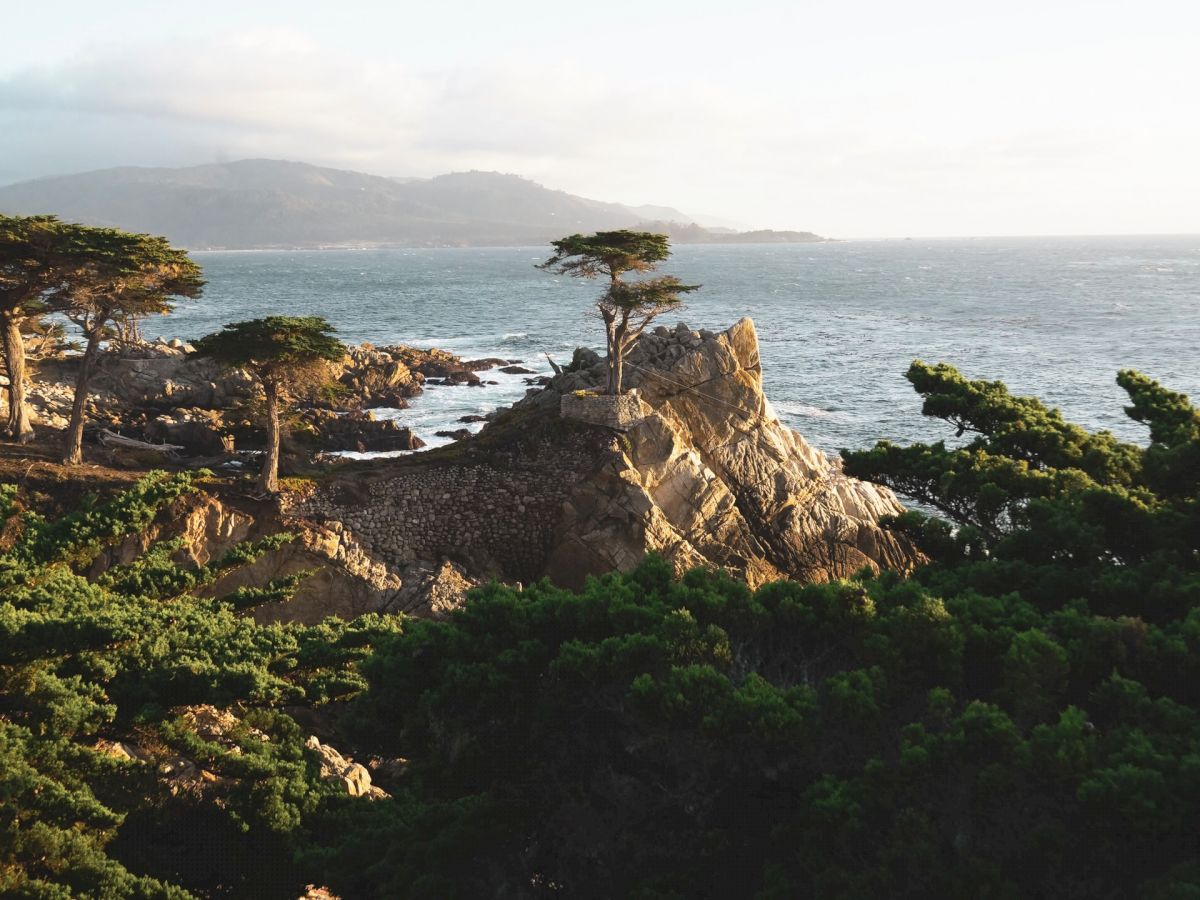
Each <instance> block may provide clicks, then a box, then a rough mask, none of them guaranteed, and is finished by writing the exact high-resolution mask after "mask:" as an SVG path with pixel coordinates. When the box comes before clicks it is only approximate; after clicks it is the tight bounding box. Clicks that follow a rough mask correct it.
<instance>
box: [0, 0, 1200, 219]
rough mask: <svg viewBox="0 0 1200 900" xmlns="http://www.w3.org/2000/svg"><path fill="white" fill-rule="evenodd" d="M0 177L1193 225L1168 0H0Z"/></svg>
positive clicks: (1183, 102)
mask: <svg viewBox="0 0 1200 900" xmlns="http://www.w3.org/2000/svg"><path fill="white" fill-rule="evenodd" d="M2 20H3V28H4V40H3V45H4V53H3V54H0V184H4V183H9V182H12V181H18V180H24V179H28V178H35V177H42V176H48V175H55V174H66V173H70V172H77V171H84V170H89V169H97V168H105V167H108V166H116V165H139V166H182V165H196V164H202V163H211V162H220V161H228V160H234V159H241V158H247V157H268V158H278V159H294V160H302V161H305V162H311V163H316V164H319V165H329V166H335V167H338V168H347V169H356V170H359V171H365V172H371V173H374V174H380V175H399V176H418V177H427V176H432V175H436V174H440V173H443V172H449V171H462V170H467V169H483V170H496V171H502V172H512V173H516V174H519V175H523V176H526V177H528V178H532V179H533V180H535V181H537V182H539V183H542V184H544V185H546V186H548V187H552V188H558V189H562V190H566V191H569V192H571V193H575V194H581V195H583V196H587V197H592V198H595V199H600V200H609V201H616V202H622V203H628V204H635V205H636V204H642V203H655V204H663V205H670V206H674V207H676V208H679V209H682V210H684V211H686V212H688V213H690V214H692V215H697V216H708V217H710V218H711V219H712V220H716V221H718V222H723V223H727V224H731V225H736V226H741V227H775V228H796V229H802V230H809V231H816V232H818V233H820V234H825V235H831V236H835V237H889V236H890V237H905V236H914V237H915V236H957V235H1017V234H1136V233H1160V234H1161V233H1200V51H1198V49H1197V48H1198V46H1200V2H1196V0H1140V2H1133V0H1121V2H1110V0H1087V2H1076V0H1039V2H1026V0H1006V2H1005V3H982V2H972V0H953V2H950V0H946V2H943V0H908V2H904V3H898V2H896V0H845V2H840V3H839V2H830V0H818V2H810V0H792V2H786V3H782V2H755V0H741V2H734V0H726V2H710V0H688V2H674V0H672V2H667V0H662V2H655V0H642V2H626V0H608V2H604V3H598V4H579V5H572V4H564V3H561V2H559V3H542V2H521V0H507V2H504V0H501V2H495V0H491V2H478V3H476V2H454V0H444V2H440V3H431V2H428V0H425V2H421V3H419V4H418V3H412V2H406V0H392V2H362V0H338V2H336V3H333V2H329V0H320V2H318V0H287V2H275V0H254V2H249V0H238V2H230V0H206V2H205V3H202V4H200V3H165V2H161V0H156V2H142V0H107V2H97V0H40V2H38V3H20V4H18V3H15V2H11V0H9V2H5V4H4V10H3V16H2Z"/></svg>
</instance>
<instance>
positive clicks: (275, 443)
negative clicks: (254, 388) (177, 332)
mask: <svg viewBox="0 0 1200 900" xmlns="http://www.w3.org/2000/svg"><path fill="white" fill-rule="evenodd" d="M333 332H334V328H333V326H332V325H330V324H329V323H328V322H326V321H325V320H324V319H323V318H321V317H319V316H267V317H266V318H265V319H253V320H251V321H248V322H234V323H232V324H230V325H226V326H225V329H224V330H223V331H218V332H216V333H215V334H210V335H207V336H206V337H203V338H201V339H200V340H198V341H197V342H196V350H197V351H198V352H199V353H201V354H203V355H206V356H211V357H213V358H214V359H216V360H218V361H219V362H221V363H224V364H225V365H227V366H230V367H233V368H244V369H248V370H249V371H250V372H252V373H253V374H254V376H255V377H256V378H257V379H258V380H259V382H260V383H261V384H262V388H263V394H264V396H265V398H266V419H267V422H266V426H267V427H266V431H267V452H266V454H265V456H264V459H263V467H262V474H261V475H260V476H259V482H258V485H259V488H260V489H261V490H262V491H263V492H265V493H274V492H275V491H277V490H279V444H280V437H281V421H280V409H279V404H280V401H281V400H286V399H288V398H289V397H296V396H298V395H300V394H301V393H303V392H304V391H305V390H309V391H311V390H314V389H317V388H318V387H319V386H320V385H321V383H322V379H321V377H320V375H321V373H322V372H323V371H324V368H325V366H326V365H327V364H328V363H330V362H333V361H336V360H339V359H341V358H342V356H343V355H344V354H345V352H346V347H345V345H344V344H342V342H341V341H339V340H338V339H337V338H335V337H334V336H333Z"/></svg>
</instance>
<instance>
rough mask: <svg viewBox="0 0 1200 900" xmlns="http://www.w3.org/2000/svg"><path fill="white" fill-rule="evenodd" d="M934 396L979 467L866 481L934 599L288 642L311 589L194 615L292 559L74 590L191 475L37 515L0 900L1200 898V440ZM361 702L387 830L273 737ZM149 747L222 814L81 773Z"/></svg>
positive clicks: (549, 592)
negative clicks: (1145, 436)
mask: <svg viewBox="0 0 1200 900" xmlns="http://www.w3.org/2000/svg"><path fill="white" fill-rule="evenodd" d="M910 377H911V378H912V380H913V382H914V385H915V386H917V387H918V389H920V390H921V391H922V393H924V394H925V395H926V397H927V403H926V410H927V412H928V413H930V414H931V415H935V416H939V417H942V418H945V419H946V420H948V421H949V422H951V424H952V425H953V426H954V427H955V428H956V429H959V430H960V431H961V433H960V434H959V435H957V438H958V439H960V440H961V439H962V438H964V437H966V436H967V434H968V432H969V433H970V439H969V441H967V442H966V443H964V444H962V445H961V446H955V447H950V446H947V445H945V444H933V445H918V446H916V447H912V448H902V447H896V446H894V445H890V444H882V445H880V446H878V447H876V448H874V449H873V450H870V451H865V452H863V453H858V454H848V458H847V468H849V469H850V470H851V471H854V472H856V473H858V474H859V475H862V476H866V477H872V478H875V479H877V480H879V481H882V482H885V483H888V484H892V485H894V486H896V487H898V488H901V489H904V490H906V491H908V492H910V493H911V494H913V495H914V496H919V497H921V498H922V499H923V500H925V501H926V502H927V503H928V504H929V505H932V506H935V507H937V508H938V509H940V510H941V511H942V512H943V514H944V516H945V518H932V517H928V516H925V515H922V514H920V513H917V512H909V513H906V514H905V515H903V516H901V517H898V519H897V520H896V521H895V522H894V523H893V526H894V527H895V528H897V529H901V530H903V531H904V532H906V533H908V534H909V535H911V536H912V537H913V538H914V539H915V540H916V541H917V542H918V543H919V544H920V545H921V546H922V547H923V548H924V549H925V550H926V552H927V553H928V554H929V556H930V561H929V562H928V564H926V565H923V566H921V567H920V568H919V569H918V570H917V571H916V572H914V573H913V574H912V575H911V576H910V577H907V578H904V577H901V576H900V575H897V574H895V573H883V574H880V575H871V574H869V573H866V572H864V573H862V574H861V575H860V576H858V577H857V578H855V579H851V580H847V581H842V582H836V583H831V584H820V585H802V584H797V583H790V582H789V583H778V584H770V585H766V586H763V587H761V588H759V589H758V590H754V591H752V590H750V589H749V588H747V586H746V585H744V584H741V583H739V582H736V581H734V580H732V579H730V578H728V577H726V576H724V575H722V574H719V573H713V572H700V571H696V572H691V573H688V574H687V575H685V576H683V577H682V578H676V577H675V575H674V573H673V572H672V571H671V569H670V567H669V566H668V565H667V564H665V563H664V562H663V561H662V560H660V559H657V558H650V559H648V560H646V561H645V562H644V563H643V564H642V565H641V566H640V567H639V568H638V569H636V570H635V571H633V572H631V573H628V574H613V575H608V576H605V577H604V578H601V579H596V580H593V581H591V582H589V583H588V585H587V586H586V587H585V588H584V589H583V590H582V591H578V592H572V591H565V590H560V589H558V588H555V587H553V586H551V585H549V584H547V583H540V584H535V585H532V586H530V587H528V588H527V589H525V590H523V591H518V590H515V589H513V588H510V587H506V586H502V585H496V584H493V585H490V586H488V587H486V588H482V589H479V590H477V591H476V592H475V593H474V594H473V595H472V598H471V601H470V602H469V603H468V604H467V605H466V606H465V607H464V608H463V609H462V610H460V611H458V612H457V613H455V614H454V615H452V616H451V617H450V618H449V619H447V620H445V621H423V622H412V623H406V626H405V628H404V630H403V631H400V630H399V628H398V627H397V624H396V621H395V620H393V619H389V618H386V617H364V618H363V619H360V620H358V621H356V622H354V623H350V624H346V623H341V622H337V621H333V620H330V621H327V622H325V623H323V624H321V625H319V626H313V627H299V626H266V627H261V626H256V625H254V624H253V623H252V622H251V621H250V620H248V619H246V618H244V617H241V616H238V615H237V614H236V610H235V607H237V606H240V605H243V604H247V603H253V602H256V601H258V600H261V599H266V598H272V597H274V596H276V595H277V592H286V591H287V590H288V589H289V587H290V585H289V584H288V583H276V584H273V585H268V586H267V587H265V588H259V589H244V590H240V591H237V592H235V593H233V594H231V595H230V596H229V597H225V598H208V599H205V598H198V597H196V596H195V594H194V593H193V591H194V590H195V589H197V588H200V587H205V586H210V585H211V584H212V583H213V580H214V579H215V577H217V575H219V574H220V573H223V572H225V571H228V570H229V569H230V568H231V567H233V566H236V565H239V564H242V563H246V562H250V561H252V560H253V559H255V558H257V556H258V555H259V554H260V553H262V552H266V551H267V550H269V549H271V548H272V547H274V546H277V542H278V541H280V540H282V538H273V539H270V540H268V542H266V543H260V544H259V545H250V546H245V547H242V548H239V549H238V550H236V551H235V552H234V553H232V554H230V555H229V556H228V557H226V558H225V559H223V560H220V561H219V562H217V563H215V564H212V565H210V566H207V567H203V568H199V569H192V570H184V569H180V568H177V567H173V566H172V563H171V559H172V555H173V554H174V553H175V550H176V548H175V546H174V545H173V544H170V543H166V544H162V545H159V546H158V547H155V548H152V549H151V551H150V552H149V553H147V554H146V555H145V556H144V557H143V558H142V559H140V560H138V561H135V562H133V563H130V564H127V565H124V566H118V567H113V568H110V569H108V571H107V572H106V573H105V574H103V575H101V576H99V577H97V578H95V579H92V580H90V581H89V580H87V579H86V578H85V577H83V575H82V574H80V573H82V572H84V571H85V570H86V569H87V567H88V566H89V563H90V560H91V558H92V557H94V556H95V555H96V554H97V553H98V552H100V550H101V549H102V548H103V547H105V546H106V545H107V544H109V543H111V542H113V541H115V540H118V539H119V538H120V536H121V535H122V534H124V533H125V532H126V531H127V530H128V529H129V528H130V527H133V526H136V527H144V526H145V524H146V523H147V522H149V521H150V520H151V519H152V518H153V516H154V514H155V511H156V510H157V509H158V508H160V507H161V506H162V505H163V504H165V503H168V502H170V501H171V500H172V499H173V498H174V497H177V496H179V495H180V494H181V493H182V492H184V491H186V490H189V489H191V483H190V479H189V478H188V476H165V475H156V476H152V477H150V478H148V479H147V480H146V481H145V482H143V483H142V484H140V485H139V486H138V487H137V488H136V489H135V490H134V491H132V492H131V493H130V494H128V495H127V496H126V497H124V498H121V499H118V500H116V501H112V502H110V503H107V504H100V503H91V504H88V505H86V506H85V508H84V509H83V510H81V511H80V512H79V513H78V514H76V515H75V516H74V517H73V518H72V519H71V520H70V521H71V523H73V524H72V525H71V526H69V527H68V526H66V525H59V524H56V523H54V524H52V523H45V522H42V521H40V520H38V519H37V518H36V517H31V516H26V517H25V526H24V530H23V532H22V533H20V534H18V535H16V538H15V543H14V544H13V547H12V550H11V551H10V552H9V553H7V554H5V555H3V556H0V591H2V592H3V599H2V600H0V764H2V765H0V828H2V829H4V833H3V840H0V879H6V880H0V892H7V893H10V894H13V895H16V896H48V897H58V896H61V897H68V896H85V897H87V896H93V897H124V896H170V894H169V893H167V892H168V891H169V890H171V889H170V888H168V887H167V886H166V885H167V884H186V885H188V886H193V887H195V888H196V889H197V890H198V891H200V890H203V891H205V892H215V891H216V890H217V885H224V886H225V887H226V889H230V890H232V892H233V893H234V894H235V895H239V896H256V897H257V896H271V895H272V892H275V891H279V892H280V896H295V892H293V893H291V894H290V895H289V894H288V893H287V891H289V890H291V889H292V886H293V884H303V883H304V882H305V881H313V882H321V883H325V884H328V885H329V886H330V887H331V888H332V889H333V890H334V892H335V893H339V894H340V895H342V896H345V897H354V898H372V897H387V898H404V897H422V898H424V897H438V898H455V897H461V898H476V897H491V896H505V897H536V896H550V895H553V896H560V897H561V896H570V897H642V898H651V897H664V898H665V897H722V898H723V897H760V898H784V897H787V898H791V897H822V898H864V897H881V896H886V897H912V898H918V897H920V898H928V897H947V898H950V897H953V898H958V897H967V896H970V897H994V898H1009V897H1012V898H1016V897H1066V898H1072V897H1078V898H1085V897H1086V898H1092V897H1103V898H1124V897H1131V896H1146V897H1153V898H1176V897H1187V896H1196V895H1197V893H1198V892H1200V858H1198V846H1197V842H1196V839H1195V836H1194V831H1195V828H1194V822H1195V817H1196V812H1197V810H1198V809H1200V687H1198V686H1200V603H1198V600H1200V556H1198V553H1197V548H1198V547H1200V493H1198V487H1200V484H1198V482H1200V479H1198V478H1197V474H1196V473H1197V467H1196V459H1197V456H1196V454H1197V453H1198V452H1200V450H1198V447H1200V424H1198V423H1200V419H1198V418H1197V415H1196V412H1195V410H1194V409H1193V408H1192V407H1191V406H1190V404H1189V403H1188V401H1187V399H1186V398H1185V397H1182V396H1181V395H1178V394H1175V393H1172V392H1170V391H1168V390H1166V389H1164V388H1162V387H1161V386H1159V385H1157V384H1156V383H1154V382H1152V381H1150V380H1148V379H1146V378H1144V377H1142V376H1140V375H1137V374H1136V373H1122V374H1121V376H1120V380H1121V384H1122V386H1124V387H1125V389H1126V390H1127V391H1128V393H1129V395H1130V397H1131V407H1130V410H1129V412H1130V414H1131V415H1132V416H1133V417H1134V418H1136V419H1138V420H1139V421H1143V422H1145V423H1146V424H1147V425H1148V426H1149V427H1150V438H1151V443H1150V445H1149V446H1148V447H1145V448H1143V447H1139V446H1136V445H1132V444H1126V443H1122V442H1119V441H1117V440H1116V439H1115V438H1113V437H1112V436H1111V435H1107V434H1098V435H1096V434H1089V433H1088V432H1086V431H1085V430H1083V429H1080V428H1078V427H1076V426H1074V425H1071V424H1070V423H1067V422H1065V421H1064V420H1063V419H1062V418H1061V416H1060V415H1059V414H1058V413H1057V412H1055V411H1053V410H1049V409H1047V408H1046V407H1044V406H1043V405H1042V404H1040V403H1038V402H1037V401H1034V400H1030V399H1027V398H1020V397H1013V396H1012V395H1010V394H1008V392H1007V391H1006V390H1005V389H1004V388H1003V386H1002V385H999V384H996V383H988V382H971V381H967V380H966V379H963V378H962V377H961V376H960V375H958V373H956V372H954V371H953V370H952V369H949V368H948V367H928V366H924V365H921V364H917V365H914V368H913V370H912V372H911V373H910ZM15 499H16V495H15V492H13V491H11V490H0V509H4V510H6V511H7V513H6V514H9V515H11V511H12V510H13V509H14V508H15V504H14V501H15ZM10 527H11V526H10ZM372 648H374V650H372ZM355 697H356V699H352V700H351V702H350V704H349V708H348V713H347V715H346V716H345V719H344V721H343V726H344V727H345V728H346V729H347V730H348V731H349V733H350V734H351V735H352V736H353V737H356V738H357V740H358V741H360V742H361V743H360V745H359V746H360V748H362V749H367V750H370V749H374V750H375V751H377V752H378V753H379V754H380V755H381V756H384V757H388V758H393V757H396V756H403V757H407V758H408V759H409V760H410V763H409V767H408V770H407V772H406V774H405V775H404V776H403V778H402V780H401V781H400V783H398V784H389V785H387V786H388V788H389V790H391V792H392V794H393V796H392V798H391V799H387V800H379V801H374V802H371V801H366V800H362V799H358V798H349V797H346V796H345V795H344V794H340V793H339V791H338V790H337V789H336V786H333V785H330V784H328V783H326V782H321V781H320V780H319V779H318V777H317V773H316V770H315V769H316V767H315V760H314V759H313V758H312V756H311V755H310V754H309V753H308V752H306V751H305V749H304V748H303V745H302V744H303V741H302V738H303V736H304V735H303V733H302V732H301V731H300V729H299V727H298V726H297V725H296V723H295V721H294V720H293V719H292V718H290V717H289V716H287V715H284V714H283V713H282V712H281V711H280V710H279V707H280V706H281V705H282V704H284V703H288V704H292V703H303V704H314V703H323V702H326V701H329V700H339V699H347V698H355ZM195 703H213V704H216V705H217V706H221V707H231V706H232V707H234V708H236V709H237V710H238V712H239V716H240V718H241V720H242V724H241V725H240V726H238V730H237V731H236V732H235V733H234V734H233V735H232V738H231V739H232V740H234V741H235V742H236V744H237V746H238V747H240V748H242V749H241V752H234V751H233V750H232V749H231V747H230V745H229V744H228V743H227V742H225V741H217V740H207V739H204V738H202V737H201V736H200V735H199V734H198V733H197V732H196V731H195V730H193V729H192V728H191V727H188V725H187V724H186V721H185V720H184V719H183V718H181V715H180V707H182V706H184V705H186V704H195ZM250 729H256V730H257V731H251V730H250ZM130 733H137V734H138V735H140V736H141V737H142V738H143V739H146V738H147V736H152V739H153V740H155V741H157V742H159V744H160V745H161V746H162V748H164V752H170V753H177V754H180V755H182V756H186V757H187V758H189V759H192V760H195V761H197V762H198V763H199V764H200V765H202V766H203V767H204V768H206V769H207V770H208V771H210V772H212V773H214V774H216V775H217V776H219V778H221V779H222V780H223V781H222V785H223V787H222V788H221V793H220V804H219V805H218V804H216V803H213V802H212V801H211V800H210V801H203V802H195V803H193V802H190V801H188V802H184V801H180V800H178V799H176V800H169V799H167V798H164V797H163V796H162V791H163V788H162V785H161V782H159V781H158V780H156V779H155V777H154V775H153V773H152V772H146V771H144V769H145V767H144V766H141V765H139V764H135V763H126V762H119V761H117V760H114V759H111V758H109V757H105V756H102V755H100V754H97V753H95V752H93V751H92V750H91V749H89V747H90V745H91V744H92V743H93V742H94V741H95V740H96V739H97V738H98V737H120V736H123V735H128V734H130ZM260 733H261V734H262V735H265V736H266V737H267V738H268V739H267V740H265V741H264V740H261V739H260V738H259V737H258V735H259V734H260ZM195 829H201V830H202V831H203V834H204V835H205V836H206V838H207V839H209V840H211V841H212V842H213V844H212V845H213V846H216V847H219V848H221V852H219V853H217V854H214V855H212V857H211V862H210V860H209V858H207V857H206V858H202V859H199V860H198V859H196V858H195V852H194V850H193V851H189V849H188V847H189V841H190V839H191V834H192V832H193V831H194V830H195ZM161 847H165V848H166V849H160V848H161ZM189 852H191V854H192V855H191V856H188V853H189ZM118 859H119V860H121V861H122V863H124V864H122V863H119V862H117V861H116V860H118ZM206 868H207V869H208V870H209V871H208V872H205V871H204V869H206ZM230 886H233V887H230ZM177 895H179V896H182V895H181V894H178V893H177Z"/></svg>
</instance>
